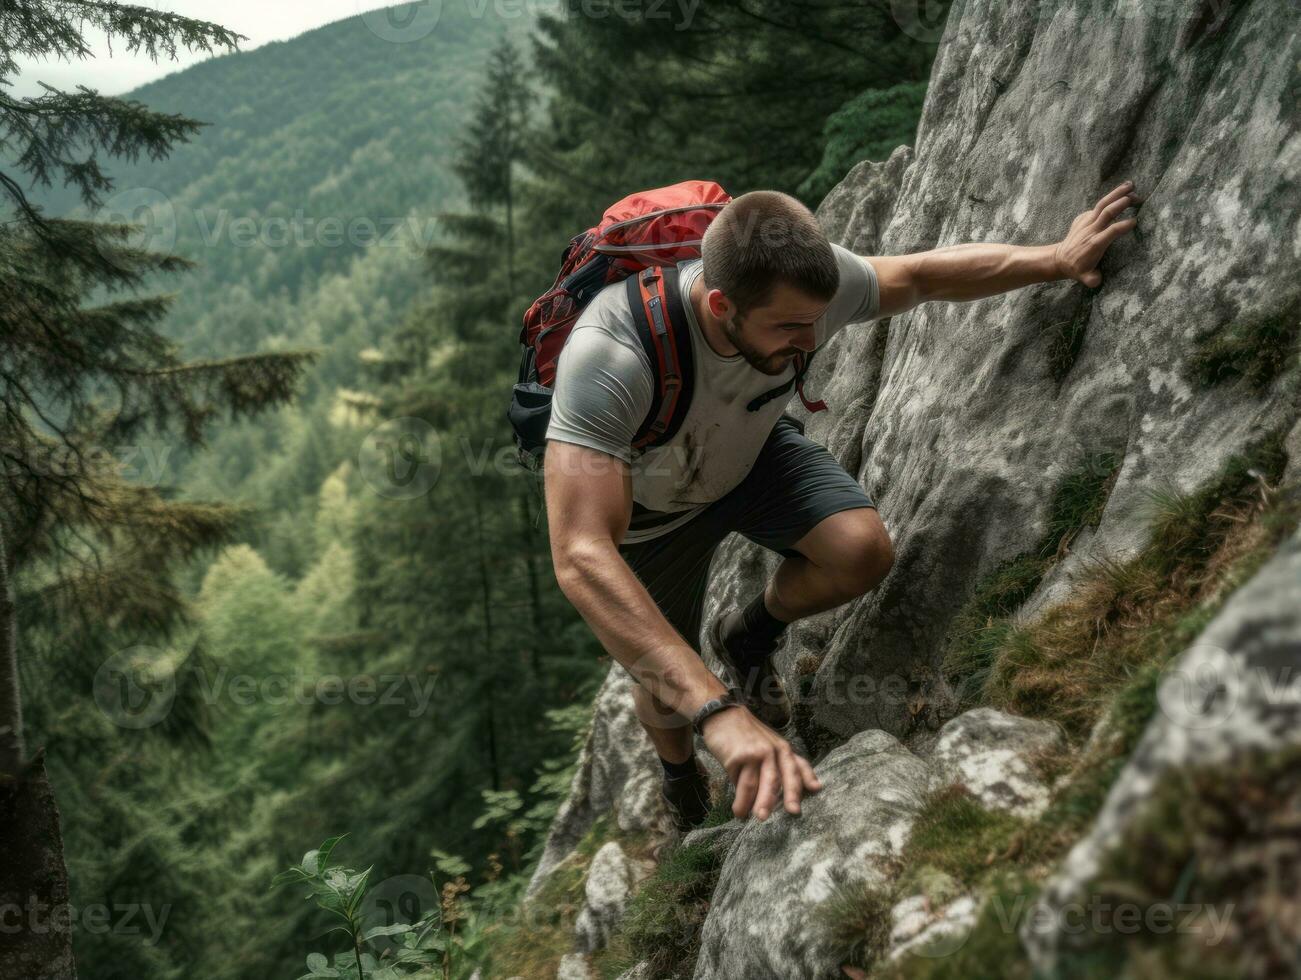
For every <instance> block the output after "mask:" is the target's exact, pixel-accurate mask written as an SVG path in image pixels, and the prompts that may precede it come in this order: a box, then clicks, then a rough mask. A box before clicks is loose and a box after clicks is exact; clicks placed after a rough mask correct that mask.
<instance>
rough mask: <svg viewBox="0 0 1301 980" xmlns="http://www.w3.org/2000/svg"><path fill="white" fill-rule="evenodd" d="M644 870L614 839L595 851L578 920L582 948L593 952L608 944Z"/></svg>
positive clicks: (577, 926)
mask: <svg viewBox="0 0 1301 980" xmlns="http://www.w3.org/2000/svg"><path fill="white" fill-rule="evenodd" d="M645 874H646V869H643V868H641V867H640V866H638V865H637V863H636V862H634V861H632V860H630V859H629V858H628V856H627V855H626V854H624V853H623V848H621V847H620V846H619V845H618V844H616V843H615V842H614V841H610V842H609V843H608V844H605V845H603V846H602V847H601V849H600V850H599V851H597V852H596V855H595V856H594V857H593V858H592V863H591V866H590V867H589V868H588V869H587V882H586V884H585V885H584V899H585V902H584V905H583V909H582V911H581V912H579V913H578V921H577V922H576V923H575V932H576V933H577V936H578V948H579V950H580V951H581V952H584V953H594V952H596V951H597V950H598V949H604V948H605V947H606V945H607V944H608V943H609V941H610V935H611V934H612V933H613V932H614V929H615V927H616V926H618V924H619V920H620V919H621V918H623V912H624V909H625V908H627V905H628V899H629V898H631V897H632V893H633V891H634V890H635V889H636V887H637V883H638V882H639V881H640V880H641V879H642V878H643V877H645Z"/></svg>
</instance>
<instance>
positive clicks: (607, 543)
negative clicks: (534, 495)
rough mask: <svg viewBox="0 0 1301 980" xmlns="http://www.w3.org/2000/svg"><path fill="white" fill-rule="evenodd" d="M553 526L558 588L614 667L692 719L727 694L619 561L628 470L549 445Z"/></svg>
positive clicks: (583, 451) (602, 457) (604, 458)
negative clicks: (614, 662) (622, 668)
mask: <svg viewBox="0 0 1301 980" xmlns="http://www.w3.org/2000/svg"><path fill="white" fill-rule="evenodd" d="M544 459H545V467H546V470H545V477H546V497H547V526H548V529H549V532H550V535H551V560H552V563H553V564H554V566H555V572H556V581H557V582H558V583H559V584H560V589H561V591H562V592H564V594H565V596H566V598H568V599H569V601H570V602H572V603H573V604H574V607H575V608H576V609H577V610H578V611H579V612H580V613H581V614H582V616H583V618H584V619H585V620H587V623H588V625H589V626H591V628H592V632H593V633H595V634H596V638H597V639H598V640H600V641H601V645H602V646H604V647H605V649H606V650H607V651H608V652H609V653H610V655H611V656H612V657H614V659H615V660H617V661H619V663H621V664H623V665H624V666H625V667H627V668H628V670H629V671H630V672H631V673H632V675H633V676H634V677H635V678H636V679H637V681H638V682H639V683H640V684H641V685H642V686H643V687H645V688H646V689H647V690H648V691H650V692H651V693H653V694H654V695H655V696H656V697H658V698H659V699H660V700H661V701H663V702H664V703H665V704H666V705H668V706H670V707H672V708H674V709H675V710H676V711H678V712H679V713H680V714H682V715H683V716H684V719H690V717H691V716H692V715H693V714H694V713H695V711H696V710H697V709H698V708H699V707H700V706H701V705H702V704H704V703H705V702H706V701H708V700H709V699H710V698H713V697H718V696H719V695H721V694H722V693H724V692H725V691H726V690H727V688H726V685H724V684H723V683H722V681H720V680H719V679H718V678H717V677H715V676H714V674H713V672H712V671H710V670H709V668H708V667H706V666H705V665H704V663H703V662H702V661H701V659H700V657H699V656H697V655H696V652H695V651H694V650H693V649H692V648H691V647H690V646H688V645H687V643H686V641H685V640H683V638H682V637H681V635H679V633H678V631H677V630H675V629H674V628H673V626H672V625H671V624H670V623H669V621H668V620H667V619H666V618H665V617H664V614H663V613H662V612H660V610H659V607H658V606H656V605H655V601H654V600H653V599H652V598H651V597H650V593H648V592H647V591H646V587H645V586H644V585H642V583H641V581H640V580H639V579H638V578H637V576H636V574H635V573H634V572H633V570H632V569H631V568H630V567H629V566H628V563H627V562H626V561H624V559H623V556H622V555H620V554H619V543H620V542H621V541H622V540H623V535H624V532H625V531H626V530H627V527H628V519H629V516H630V515H631V513H632V479H631V476H630V473H629V469H628V465H627V464H626V463H625V462H623V460H621V459H616V458H615V457H613V456H609V455H607V454H605V453H603V452H599V451H597V450H595V449H589V448H588V447H587V446H579V445H575V444H573V443H567V442H558V441H556V440H554V439H552V440H548V442H547V451H546V456H545V458H544Z"/></svg>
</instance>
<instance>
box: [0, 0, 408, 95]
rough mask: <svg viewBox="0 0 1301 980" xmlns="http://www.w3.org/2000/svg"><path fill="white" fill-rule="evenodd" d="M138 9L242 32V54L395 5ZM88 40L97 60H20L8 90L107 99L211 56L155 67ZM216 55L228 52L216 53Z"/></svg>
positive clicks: (243, 3)
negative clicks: (78, 92) (82, 92)
mask: <svg viewBox="0 0 1301 980" xmlns="http://www.w3.org/2000/svg"><path fill="white" fill-rule="evenodd" d="M134 2H135V3H137V4H138V5H140V6H145V7H152V8H154V9H155V10H166V11H170V12H172V13H177V14H182V15H184V16H186V17H195V18H198V19H199V20H208V21H215V22H216V23H218V24H220V25H221V26H222V27H225V28H227V29H229V30H232V31H234V32H235V33H237V34H243V35H244V36H245V37H247V38H248V40H247V41H242V42H240V50H241V51H251V50H252V49H253V48H256V47H258V46H259V45H263V44H266V43H267V42H268V41H283V40H286V39H288V38H291V37H296V36H297V35H299V34H302V33H303V32H304V31H309V30H311V29H312V28H313V27H320V26H321V25H322V24H329V23H333V22H334V21H336V20H343V19H344V18H346V17H352V16H355V15H356V14H359V13H361V12H362V11H364V10H373V9H375V8H378V7H387V6H392V4H391V3H376V2H375V0H297V2H294V0H220V2H217V0H134ZM85 36H86V38H87V40H88V41H89V40H90V39H91V37H92V36H93V37H94V41H93V42H91V47H92V49H93V50H94V51H95V57H93V58H87V59H85V60H80V61H78V60H74V61H71V62H68V61H60V60H44V61H33V60H31V59H19V61H18V64H19V75H18V77H17V79H10V81H11V82H12V83H13V84H12V87H11V88H9V89H7V90H6V91H8V92H9V93H10V94H11V95H13V96H15V97H21V96H25V95H39V94H40V93H41V91H42V90H41V89H40V88H39V87H38V86H37V84H36V83H37V82H38V81H42V82H45V83H46V84H48V85H53V86H54V87H55V88H59V89H64V90H65V91H70V90H72V89H73V87H74V86H75V85H87V86H89V87H91V88H96V89H99V91H100V93H101V94H103V95H121V94H122V93H124V92H129V91H131V90H132V89H134V88H136V87H138V86H140V85H143V84H145V83H146V82H152V81H153V80H154V79H156V78H162V77H163V76H164V75H170V74H171V73H172V72H174V71H180V70H181V69H182V68H186V67H188V66H189V65H192V64H194V63H195V62H197V61H201V60H203V59H204V58H206V57H211V55H206V54H203V53H202V52H199V53H197V54H191V53H190V52H187V51H185V50H184V49H181V50H178V51H177V52H176V59H177V60H175V61H172V60H170V59H168V58H166V57H163V56H160V58H159V60H158V61H157V62H156V63H155V62H154V61H151V60H150V58H149V56H148V55H146V54H144V53H143V52H141V53H137V54H132V55H128V54H127V53H126V52H125V51H124V50H123V49H122V45H121V39H120V38H119V39H115V40H114V44H113V55H112V57H109V46H108V44H107V43H106V42H105V40H104V37H103V35H102V34H99V33H98V32H94V34H93V35H92V33H91V32H90V31H89V29H88V30H87V32H86V35H85ZM217 50H218V53H222V54H224V53H226V52H225V50H224V49H217Z"/></svg>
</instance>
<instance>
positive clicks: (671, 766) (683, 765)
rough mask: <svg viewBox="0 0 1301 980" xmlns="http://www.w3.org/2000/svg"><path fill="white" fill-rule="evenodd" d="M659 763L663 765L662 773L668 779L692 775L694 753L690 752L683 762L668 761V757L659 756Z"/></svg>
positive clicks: (693, 772) (693, 773)
mask: <svg viewBox="0 0 1301 980" xmlns="http://www.w3.org/2000/svg"><path fill="white" fill-rule="evenodd" d="M660 765H662V766H663V767H664V775H665V776H667V777H668V778H669V779H681V778H682V777H683V776H694V775H695V774H696V754H695V753H694V752H692V753H691V755H689V756H687V758H686V760H685V761H684V762H669V760H668V759H666V758H664V757H663V756H660Z"/></svg>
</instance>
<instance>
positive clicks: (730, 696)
mask: <svg viewBox="0 0 1301 980" xmlns="http://www.w3.org/2000/svg"><path fill="white" fill-rule="evenodd" d="M742 703H743V701H742V698H741V691H740V689H739V688H735V687H729V688H728V689H727V691H726V692H725V693H724V694H722V695H720V696H719V697H716V698H710V699H709V700H708V701H706V702H705V703H704V704H702V705H701V706H700V707H699V709H697V711H696V713H695V715H694V716H693V717H692V719H691V727H692V728H693V729H694V730H695V732H696V734H697V735H702V736H703V735H704V734H705V733H704V731H703V729H702V728H701V725H703V724H704V721H705V719H706V718H708V717H709V716H710V715H713V714H717V713H718V712H720V711H722V710H723V709H724V708H730V707H732V706H734V705H739V704H742Z"/></svg>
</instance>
